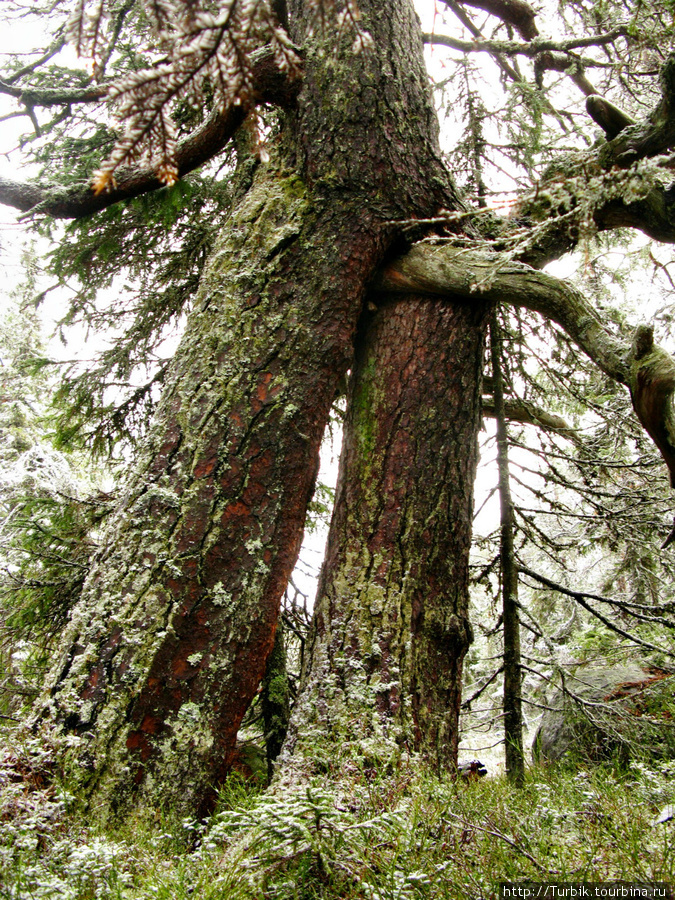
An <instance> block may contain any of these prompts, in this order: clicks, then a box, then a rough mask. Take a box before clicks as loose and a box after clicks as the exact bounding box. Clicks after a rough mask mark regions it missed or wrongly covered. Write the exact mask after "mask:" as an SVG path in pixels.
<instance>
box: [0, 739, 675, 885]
mask: <svg viewBox="0 0 675 900" xmlns="http://www.w3.org/2000/svg"><path fill="white" fill-rule="evenodd" d="M2 742H3V748H4V749H3V751H2V762H1V764H0V818H1V820H2V826H1V828H0V897H2V898H3V900H4V898H8V900H9V898H11V900H33V898H35V900H47V898H49V900H52V898H54V900H56V898H58V900H94V898H95V900H126V898H129V900H131V898H139V900H140V898H165V900H187V898H194V897H198V898H200V900H267V898H270V900H271V898H275V900H277V898H278V900H305V898H306V900H310V898H326V900H328V898H335V900H337V898H345V900H347V898H354V900H356V898H359V900H360V898H364V900H404V898H405V900H407V898H426V897H428V898H434V900H436V898H439V900H444V898H448V900H464V898H467V900H469V898H471V900H477V898H486V900H487V898H493V897H497V896H498V892H499V883H500V882H504V881H524V880H531V881H539V882H541V881H565V880H574V881H584V880H586V881H611V880H620V879H625V880H630V881H643V882H672V881H673V880H675V852H674V848H675V843H674V839H673V837H674V834H675V832H674V830H673V829H674V828H675V826H674V825H673V824H672V823H668V822H666V823H657V822H656V819H657V817H658V813H659V811H660V810H661V809H662V808H663V806H664V804H667V803H669V802H672V800H673V799H674V798H673V794H674V793H675V789H674V788H673V786H672V777H673V774H674V773H673V769H674V768H675V766H674V764H673V763H672V762H662V763H659V764H653V763H652V764H647V763H644V762H633V763H632V764H631V765H630V766H629V767H627V768H624V769H620V768H617V767H616V766H610V765H606V766H596V767H593V768H579V767H576V766H574V767H570V766H568V767H567V768H562V767H558V766H548V767H534V768H531V769H530V770H529V772H528V775H527V780H526V784H525V786H524V788H522V789H520V790H518V789H515V788H513V787H512V786H510V785H509V784H508V783H507V782H506V780H505V779H503V778H501V777H498V778H485V779H482V780H481V781H477V782H472V783H465V782H462V781H454V780H453V779H451V778H449V777H434V776H430V775H429V774H428V773H424V772H423V770H422V769H421V768H420V767H419V766H418V765H417V764H416V763H415V761H414V760H410V761H407V762H402V763H401V764H400V765H399V767H398V768H397V769H395V770H390V771H387V772H382V771H377V770H376V769H374V768H372V767H370V768H369V767H367V766H364V764H363V763H362V762H361V763H359V761H357V760H355V759H346V760H343V761H341V762H337V761H336V763H335V767H334V769H333V770H332V771H330V772H326V773H325V774H323V775H321V776H320V777H317V778H315V779H313V780H311V781H310V782H309V783H304V784H301V785H297V784H296V785H276V786H274V785H273V787H272V788H270V789H267V790H264V789H263V788H262V787H261V786H260V785H256V784H254V783H253V782H247V781H244V780H243V779H242V778H241V777H240V776H232V777H231V778H230V779H229V781H228V782H227V783H226V785H225V786H224V788H223V790H222V792H221V796H220V803H219V807H218V809H217V810H216V812H215V813H214V814H213V816H212V817H211V818H210V819H209V820H208V821H206V822H204V823H198V822H191V821H176V820H172V819H170V818H163V816H162V815H161V813H159V812H158V813H157V815H156V817H155V818H154V819H153V820H148V819H145V820H131V821H126V822H125V823H124V824H123V826H121V827H119V828H118V829H116V830H109V829H108V830H102V829H100V828H97V827H96V826H94V825H91V824H85V823H84V821H83V819H82V817H81V815H79V814H78V805H77V802H76V799H75V798H74V797H73V796H72V795H71V793H70V792H69V791H68V789H67V786H66V785H62V784H59V783H58V781H57V780H56V779H55V775H54V771H53V768H52V763H51V749H50V747H49V745H48V742H45V740H44V739H42V738H41V739H40V740H37V739H35V738H31V739H26V738H25V737H23V738H22V737H20V736H19V735H18V734H17V732H16V731H13V730H10V729H8V730H6V731H5V734H4V736H3V741H2ZM91 821H92V817H91V816H90V817H88V822H89V823H91Z"/></svg>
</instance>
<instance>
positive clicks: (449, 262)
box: [376, 243, 675, 486]
mask: <svg viewBox="0 0 675 900" xmlns="http://www.w3.org/2000/svg"><path fill="white" fill-rule="evenodd" d="M376 287H377V288H379V289H381V290H385V291H388V292H410V291H417V292H420V293H422V292H423V293H430V294H437V295H441V296H445V295H447V296H450V295H452V296H454V297H462V298H465V299H466V300H471V299H477V298H480V299H481V300H485V299H487V300H493V301H496V302H501V303H507V304H509V305H511V306H516V307H524V308H525V309H531V310H534V311H535V312H538V313H539V314H540V315H542V316H544V318H546V319H550V320H551V321H552V322H555V323H556V324H557V325H559V326H560V327H561V328H562V329H563V330H564V331H565V332H566V333H567V334H568V335H569V337H570V338H571V339H572V340H573V341H574V343H575V344H577V346H579V347H580V348H581V349H582V350H583V351H584V352H585V353H586V355H587V356H588V357H590V359H591V360H592V361H593V362H594V363H595V364H596V365H597V366H598V367H599V368H600V369H601V370H602V371H603V372H604V373H605V374H606V375H609V377H610V378H613V379H614V380H615V381H619V382H621V383H622V384H625V385H627V386H628V387H629V388H630V391H631V397H632V400H633V407H634V409H635V413H636V415H637V417H638V419H639V420H640V422H641V424H642V425H643V427H644V428H645V430H646V431H647V433H648V434H649V435H650V437H651V438H652V440H653V441H654V443H655V444H656V446H657V447H658V448H659V450H660V452H661V455H662V457H663V459H664V462H665V463H666V465H667V466H668V470H669V472H670V478H671V484H673V486H675V414H674V413H673V408H672V396H673V393H674V392H675V360H673V359H672V357H671V356H670V355H669V354H668V353H666V352H665V351H664V350H661V349H660V348H658V347H655V346H654V342H653V332H652V330H651V329H650V328H647V327H641V328H638V330H637V332H636V336H635V340H634V342H633V345H632V347H631V345H629V344H628V343H627V342H626V341H624V340H622V339H621V338H619V337H616V336H615V335H613V334H612V333H611V332H610V331H609V330H608V329H607V328H606V326H605V325H604V323H603V321H602V319H601V317H600V316H599V314H598V313H597V312H596V310H595V309H594V308H593V307H592V306H591V305H590V304H589V303H588V301H587V300H586V298H585V297H584V296H583V294H582V293H581V292H580V291H578V290H577V289H576V288H575V287H573V286H572V285H571V284H569V283H568V282H565V281H562V280H560V279H559V278H554V277H553V276H552V275H547V274H546V273H544V272H540V271H538V270H537V269H533V268H531V267H530V266H527V265H525V264H524V263H519V262H514V261H513V260H510V259H508V258H506V257H500V256H499V255H497V254H487V253H479V252H475V251H468V250H462V249H458V248H457V247H453V246H450V245H447V244H441V245H434V244H425V243H422V244H417V245H416V246H414V247H413V248H412V249H411V250H410V251H409V253H408V254H406V256H404V257H401V258H400V259H398V260H395V261H394V262H392V263H390V264H389V265H388V266H387V268H386V269H384V270H383V271H382V272H381V273H380V274H379V276H378V281H377V284H376Z"/></svg>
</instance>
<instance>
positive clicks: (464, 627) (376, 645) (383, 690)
mask: <svg viewBox="0 0 675 900" xmlns="http://www.w3.org/2000/svg"><path fill="white" fill-rule="evenodd" d="M483 319H484V315H483V310H482V309H481V304H480V303H473V304H467V305H462V304H460V303H457V304H451V303H448V302H438V301H435V300H432V299H429V298H426V299H424V298H418V297H404V298H402V299H400V298H399V299H397V300H391V301H390V302H387V303H385V304H384V305H383V306H382V307H381V308H380V309H378V311H377V312H376V313H375V315H374V316H373V317H372V321H371V322H370V323H369V325H368V327H367V328H365V333H364V336H363V339H362V341H361V342H360V346H359V347H358V351H357V359H356V363H355V367H354V372H353V375H352V389H351V394H350V403H349V408H348V414H347V420H346V424H345V433H344V439H343V440H344V443H343V451H342V457H341V460H340V474H339V480H338V490H337V496H336V502H335V512H334V515H333V521H332V523H331V529H330V534H329V538H328V549H327V556H326V561H325V563H324V568H323V571H322V575H321V581H320V586H319V594H318V601H317V609H316V614H315V620H314V625H313V634H312V641H311V654H310V660H311V662H310V665H309V671H308V672H307V673H306V675H305V678H304V686H303V690H302V694H301V697H300V700H299V701H298V704H297V706H296V710H295V712H294V714H293V717H292V720H291V729H290V731H289V738H288V740H287V742H286V745H285V748H284V750H283V751H282V760H281V762H282V766H283V767H284V768H285V769H286V770H289V769H290V770H291V772H294V771H296V770H298V769H300V770H306V769H307V768H308V767H309V769H310V770H311V767H312V766H314V765H316V764H317V763H318V764H320V765H328V766H332V765H334V764H337V765H340V764H342V763H343V762H344V760H345V758H346V757H347V756H349V755H350V748H351V749H352V750H353V751H354V754H353V755H355V756H361V757H364V756H365V758H366V759H367V760H370V761H371V763H374V762H376V761H377V762H378V763H379V764H382V763H383V762H384V761H386V760H387V759H391V758H392V757H394V756H396V755H398V754H400V752H401V751H402V750H408V751H420V752H421V753H422V755H423V756H425V757H426V758H427V759H429V760H430V761H431V763H432V765H433V766H434V767H438V768H444V767H448V766H451V765H453V764H454V763H456V754H457V739H458V733H457V720H458V715H459V706H460V692H461V673H462V661H463V657H464V654H465V652H466V649H467V647H468V645H469V643H470V640H471V629H470V625H469V620H468V611H467V605H468V581H469V579H468V557H469V548H470V543H471V523H472V512H473V484H474V476H475V468H476V457H477V442H476V437H477V431H478V427H479V423H480V408H481V362H482V348H483V334H484V324H483ZM336 746H337V748H339V752H336Z"/></svg>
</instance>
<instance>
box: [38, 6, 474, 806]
mask: <svg viewBox="0 0 675 900" xmlns="http://www.w3.org/2000/svg"><path fill="white" fill-rule="evenodd" d="M359 7H360V12H361V20H360V21H361V26H362V27H363V28H366V29H367V30H368V31H369V32H370V34H371V35H372V38H373V42H372V46H370V47H369V48H367V49H365V50H363V51H362V52H360V53H355V52H354V51H353V49H352V43H353V37H354V36H353V35H350V34H349V33H348V28H347V26H343V27H342V29H340V28H338V27H337V23H336V22H335V21H332V20H331V16H330V15H328V14H327V13H326V15H327V18H328V21H327V22H326V27H325V29H323V30H322V28H321V26H320V24H319V23H318V22H317V21H315V19H316V16H317V7H316V4H315V3H313V2H305V0H298V2H297V3H294V4H291V8H290V10H289V12H290V22H291V26H290V27H291V37H292V38H293V40H294V41H295V43H296V44H298V45H299V46H301V47H302V48H303V51H304V58H305V72H304V85H303V89H302V92H301V94H300V96H299V99H298V106H297V110H296V111H294V112H293V113H291V114H288V115H287V116H286V119H285V121H284V122H283V123H282V127H281V130H280V134H279V136H278V138H277V139H276V140H275V142H274V144H273V146H272V147H271V148H270V150H271V155H272V159H273V162H272V163H271V164H269V165H267V166H261V167H260V169H259V171H258V173H257V176H256V178H255V180H254V183H253V186H252V187H251V189H250V191H249V192H248V194H247V195H246V196H245V197H244V198H243V200H242V201H241V203H240V204H239V205H238V207H237V208H235V209H234V210H233V212H232V215H231V217H230V220H229V222H228V224H227V229H226V232H225V233H224V234H223V235H222V237H221V239H220V241H219V243H218V245H217V247H216V248H215V251H214V253H213V256H212V259H211V260H210V263H209V265H208V267H207V270H206V272H205V274H204V276H203V279H202V284H201V286H200V290H199V293H198V296H197V298H196V300H195V304H194V309H193V311H192V313H191V315H190V317H189V322H188V325H187V329H186V333H185V336H184V338H183V341H182V343H181V345H180V348H179V349H178V351H177V353H176V356H175V359H174V361H173V365H172V369H171V374H170V377H169V381H168V384H167V387H166V389H165V392H164V396H163V398H162V401H161V404H160V407H159V410H158V413H157V416H156V419H155V421H154V425H153V427H152V431H151V434H150V436H149V439H148V442H147V445H146V447H145V449H144V451H143V453H142V454H141V457H140V460H139V462H138V464H137V466H136V467H135V472H134V474H133V475H132V476H131V478H130V481H129V484H128V486H127V489H126V491H125V493H124V496H123V498H122V500H121V502H120V506H119V508H118V510H117V512H116V514H115V515H114V517H113V518H112V521H111V522H110V525H109V527H108V529H107V531H106V534H105V535H104V536H103V540H102V548H101V551H100V553H99V555H98V557H97V558H96V559H95V560H94V564H93V568H92V571H91V574H90V577H89V579H88V581H87V584H86V585H85V588H84V592H83V596H82V600H81V602H80V604H79V606H78V608H77V609H76V611H75V613H74V616H73V619H72V623H71V625H70V627H69V628H68V631H67V633H66V634H65V636H64V639H63V643H62V648H61V654H60V658H59V660H58V662H57V664H56V665H55V667H54V669H53V671H52V673H51V675H50V678H49V682H48V687H47V689H46V692H45V695H44V696H43V697H42V698H41V700H40V702H39V704H38V710H37V721H41V720H43V719H48V720H51V721H54V722H56V723H57V724H58V725H60V726H62V728H63V729H64V730H65V731H66V732H69V733H71V734H73V735H76V736H78V737H79V742H74V743H73V742H72V741H71V744H72V746H71V749H70V751H69V759H70V771H71V775H72V777H74V778H75V779H76V780H78V781H79V782H80V784H81V787H82V789H83V790H84V792H85V793H86V794H87V795H88V796H89V798H90V803H91V804H92V805H95V806H96V807H98V808H100V809H101V810H102V812H103V814H104V815H109V814H110V813H111V812H113V813H114V812H117V813H120V812H121V811H123V810H125V809H126V808H128V805H129V803H130V801H131V800H132V799H133V802H134V805H135V806H137V807H138V806H143V805H146V806H150V807H153V806H156V805H159V804H167V805H171V806H174V807H175V808H177V809H178V810H179V811H181V812H182V813H183V814H186V815H193V814H194V813H195V812H196V811H204V810H205V809H206V808H207V806H208V804H209V802H210V798H211V797H212V795H213V787H214V786H215V785H216V784H217V783H218V781H219V779H220V778H221V777H222V775H223V774H224V773H225V772H226V771H227V769H228V766H229V763H230V760H231V757H232V751H233V748H234V742H235V737H236V733H237V729H238V727H239V724H240V722H241V719H242V716H243V715H244V712H245V710H246V708H247V707H248V705H249V703H250V702H251V699H252V697H253V696H254V695H255V692H256V690H257V688H258V685H259V683H260V680H261V678H262V675H263V673H264V669H265V662H266V659H267V656H268V653H269V651H270V649H271V647H272V645H273V642H274V631H275V626H276V619H277V613H278V608H279V600H280V596H281V593H282V591H283V589H284V586H285V584H286V581H287V578H288V576H289V574H290V572H291V570H292V568H293V565H294V563H295V559H296V556H297V552H298V548H299V544H300V540H301V535H302V529H303V525H304V520H305V512H306V507H307V503H308V500H309V498H310V495H311V492H312V488H313V484H314V479H315V474H316V469H317V453H318V447H319V443H320V440H321V436H322V433H323V430H324V426H325V423H326V419H327V416H328V412H329V409H330V405H331V403H332V401H333V398H334V395H335V391H336V386H337V384H338V382H339V380H340V378H341V377H342V376H343V375H344V373H345V371H346V369H347V368H348V366H349V365H350V364H351V360H352V344H353V337H354V333H355V330H356V325H357V322H358V319H359V315H360V312H361V306H362V301H363V296H364V289H365V285H366V283H367V282H368V280H369V279H370V278H371V277H372V275H373V273H374V271H375V269H376V268H377V266H378V265H379V264H380V263H381V261H382V259H383V257H384V254H385V253H386V252H387V251H388V249H389V248H390V246H391V244H392V241H393V240H394V239H395V238H396V236H397V235H398V234H399V228H398V227H397V225H396V222H398V221H399V220H401V219H410V218H411V217H426V216H430V215H434V214H435V213H436V212H437V211H438V209H439V208H441V207H446V208H448V207H452V206H453V204H454V203H455V198H454V193H453V191H452V186H451V184H450V182H449V180H448V177H447V174H446V172H445V170H444V168H443V166H442V164H441V162H440V157H439V151H438V145H437V133H436V129H437V125H436V119H435V115H434V112H433V109H432V107H431V104H430V99H429V90H428V81H427V75H426V71H425V69H424V64H423V60H422V40H421V35H420V31H419V23H418V21H417V18H416V15H415V13H414V10H413V9H412V5H411V3H410V2H409V0H392V2H389V3H386V4H382V3H380V2H378V0H359ZM332 15H334V16H337V15H338V13H337V11H334V12H333V14H332ZM336 35H337V38H336ZM476 365H477V363H475V362H474V363H472V372H473V370H474V368H475V366H476ZM467 452H468V453H469V455H470V456H471V454H472V453H473V450H472V449H470V450H468V451H467ZM401 478H403V473H401ZM452 512H453V511H449V514H452ZM444 627H445V626H444ZM460 631H461V629H460ZM462 639H463V638H461V639H460V642H461V640H462Z"/></svg>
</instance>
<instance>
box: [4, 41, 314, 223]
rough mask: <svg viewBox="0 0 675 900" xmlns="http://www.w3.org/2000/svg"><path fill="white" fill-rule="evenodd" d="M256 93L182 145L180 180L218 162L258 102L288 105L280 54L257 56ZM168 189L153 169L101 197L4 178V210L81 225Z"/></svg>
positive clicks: (85, 188) (294, 87)
mask: <svg viewBox="0 0 675 900" xmlns="http://www.w3.org/2000/svg"><path fill="white" fill-rule="evenodd" d="M251 65H252V70H253V93H252V96H251V98H250V100H249V102H247V103H243V102H242V103H240V104H239V105H231V106H229V107H227V108H226V109H223V110H221V109H216V110H214V111H213V112H212V113H211V115H210V116H209V118H208V119H207V120H206V122H205V123H204V124H203V125H202V126H201V127H200V128H198V129H197V130H196V131H194V132H193V133H192V134H190V135H189V136H188V137H185V138H183V139H182V140H180V141H178V143H177V145H176V148H175V151H174V161H175V165H176V168H177V170H178V175H179V176H183V175H187V174H188V172H192V171H193V170H194V169H196V168H198V167H199V166H201V165H202V164H203V163H205V162H207V161H208V160H209V159H212V158H213V157H214V156H215V155H216V154H217V153H218V152H219V151H220V150H222V148H223V147H224V146H225V145H226V144H227V142H228V141H229V140H230V138H231V137H232V136H233V135H234V133H235V131H236V130H237V128H239V126H240V125H241V124H242V123H243V121H244V119H245V118H246V116H247V114H248V112H249V110H250V108H251V107H252V106H253V104H254V103H255V102H256V101H263V102H267V103H275V104H279V105H288V104H289V103H291V102H292V101H293V98H294V96H295V95H296V93H297V91H298V89H299V82H297V81H295V82H289V81H288V79H287V78H286V77H285V73H283V72H279V70H278V69H277V67H276V63H275V59H274V54H273V52H272V51H271V50H269V49H266V48H262V49H261V50H256V51H255V52H254V53H253V54H252V55H251ZM161 187H162V182H161V181H160V179H159V177H158V172H157V167H156V166H155V165H154V164H153V163H152V161H151V162H150V163H148V164H145V165H143V164H140V165H131V166H123V167H120V168H119V169H118V170H117V172H116V173H115V180H114V184H111V185H110V186H109V188H108V190H106V191H103V192H101V193H99V194H95V193H94V191H93V190H92V186H91V183H90V182H83V183H80V184H75V185H71V186H69V187H61V186H58V185H56V186H49V185H44V184H35V183H32V182H20V181H12V180H11V179H8V178H1V177H0V204H3V205H4V206H10V207H13V208H14V209H19V210H21V211H23V212H25V213H27V214H33V213H40V214H44V215H49V216H54V217H55V218H60V219H80V218H82V217H84V216H88V215H91V214H92V213H95V212H99V211H100V210H102V209H107V207H109V206H112V205H113V204H115V203H119V202H120V201H121V200H129V199H131V198H132V197H138V196H140V195H141V194H146V193H148V192H150V191H156V190H158V189H159V188H161Z"/></svg>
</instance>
